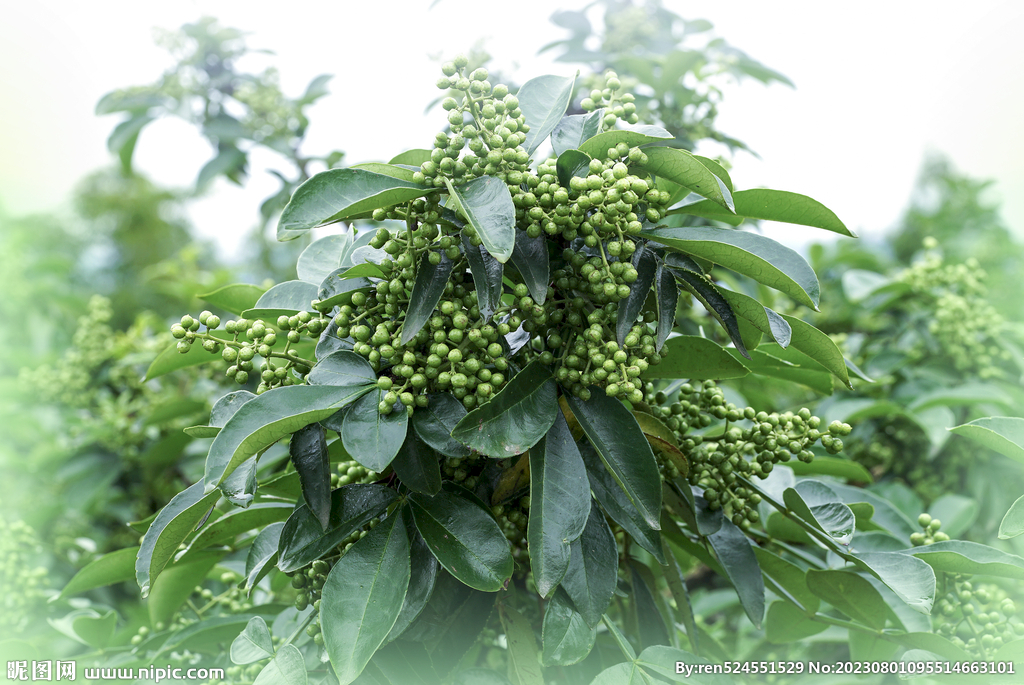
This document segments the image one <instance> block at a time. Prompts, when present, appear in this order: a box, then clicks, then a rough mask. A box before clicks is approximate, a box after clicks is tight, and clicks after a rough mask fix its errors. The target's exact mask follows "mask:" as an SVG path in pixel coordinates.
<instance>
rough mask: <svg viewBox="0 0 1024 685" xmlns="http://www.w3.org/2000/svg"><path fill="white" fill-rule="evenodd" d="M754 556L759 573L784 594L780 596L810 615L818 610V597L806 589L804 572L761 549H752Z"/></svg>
mask: <svg viewBox="0 0 1024 685" xmlns="http://www.w3.org/2000/svg"><path fill="white" fill-rule="evenodd" d="M754 556H756V557H757V564H758V566H760V567H761V572H762V573H764V574H765V575H766V576H768V577H769V578H770V579H771V580H772V581H773V582H774V583H775V585H776V586H777V588H778V589H779V590H780V591H781V592H783V593H785V594H783V595H780V596H782V597H785V598H786V599H788V600H791V601H793V602H796V603H797V604H799V605H800V606H802V607H803V608H804V609H805V610H806V611H808V612H810V613H814V612H816V611H817V610H818V607H819V606H820V602H819V601H818V597H817V596H816V595H814V593H812V592H811V591H810V590H809V589H808V588H807V578H806V575H807V573H806V571H804V570H803V569H801V568H800V567H799V566H797V565H796V564H794V563H792V562H789V561H786V560H785V559H783V558H782V557H780V556H777V555H775V554H772V553H771V552H769V551H768V550H766V549H763V548H761V547H754ZM777 594H778V593H777Z"/></svg>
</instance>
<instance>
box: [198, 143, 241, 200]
mask: <svg viewBox="0 0 1024 685" xmlns="http://www.w3.org/2000/svg"><path fill="white" fill-rule="evenodd" d="M246 163H247V157H246V154H245V153H244V152H242V151H241V150H239V149H238V148H236V147H226V148H224V149H223V150H221V151H220V152H218V153H217V155H216V156H215V157H214V158H213V159H211V160H210V161H209V162H207V163H206V164H204V165H203V168H202V169H200V170H199V175H198V176H197V177H196V191H197V192H198V191H202V190H204V189H205V188H207V187H208V186H209V185H210V184H211V183H213V180H214V179H215V178H217V177H218V176H224V177H226V178H227V179H228V180H230V181H235V182H236V183H238V181H237V180H236V179H235V178H234V177H235V176H237V175H238V174H239V172H241V174H242V175H243V176H244V175H245V167H246Z"/></svg>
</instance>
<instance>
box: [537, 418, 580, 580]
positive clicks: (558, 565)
mask: <svg viewBox="0 0 1024 685" xmlns="http://www.w3.org/2000/svg"><path fill="white" fill-rule="evenodd" d="M589 515H590V482H589V481H588V480H587V469H586V466H584V465H583V458H582V457H580V451H579V449H578V448H577V447H576V442H575V441H574V440H573V439H572V433H570V432H569V426H568V424H566V422H565V417H564V416H562V413H561V412H558V414H557V415H556V417H555V423H554V425H552V426H551V430H549V431H548V433H547V435H545V436H544V437H543V438H541V439H540V442H538V443H537V444H536V445H535V446H534V447H533V448H532V449H530V520H529V524H528V528H527V533H526V538H527V541H528V544H529V550H530V564H531V567H532V569H533V577H534V581H535V582H536V583H537V591H538V592H539V593H540V595H541V596H542V597H549V596H551V593H552V592H554V590H555V588H556V587H558V583H559V582H560V581H561V580H562V576H564V575H565V570H566V569H567V568H568V566H569V545H570V543H572V541H573V540H576V539H577V538H579V536H580V535H581V534H582V533H583V528H584V526H586V524H587V518H588V516H589Z"/></svg>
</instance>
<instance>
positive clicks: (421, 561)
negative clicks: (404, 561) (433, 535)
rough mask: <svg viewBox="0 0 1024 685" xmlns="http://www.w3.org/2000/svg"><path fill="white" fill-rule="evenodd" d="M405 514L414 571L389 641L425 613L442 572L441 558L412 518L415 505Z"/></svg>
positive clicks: (405, 509)
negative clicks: (438, 558)
mask: <svg viewBox="0 0 1024 685" xmlns="http://www.w3.org/2000/svg"><path fill="white" fill-rule="evenodd" d="M401 515H402V518H403V521H404V524H405V530H406V533H407V534H408V535H409V543H410V565H409V566H410V570H411V573H410V576H409V591H408V592H407V593H406V595H405V602H404V603H403V604H402V610H401V611H400V612H399V614H398V620H396V621H395V625H394V626H392V628H391V632H390V633H389V634H388V639H387V641H388V642H391V641H392V640H394V639H395V638H397V637H399V636H400V635H402V634H403V633H404V632H405V630H406V629H407V628H408V627H409V626H410V625H412V623H413V621H415V620H416V619H417V618H418V617H419V615H420V614H421V613H422V612H423V609H424V608H425V607H426V606H427V602H429V601H430V597H431V595H432V594H433V592H434V584H435V583H436V581H437V574H438V564H437V559H435V558H434V554H433V553H432V552H431V551H430V548H429V547H428V546H427V543H426V541H424V540H423V536H421V535H420V534H419V532H418V531H417V530H416V524H415V523H414V522H413V520H412V510H411V505H408V504H407V505H405V506H403V507H402V509H401Z"/></svg>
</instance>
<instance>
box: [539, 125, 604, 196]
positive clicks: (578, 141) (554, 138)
mask: <svg viewBox="0 0 1024 685" xmlns="http://www.w3.org/2000/svg"><path fill="white" fill-rule="evenodd" d="M603 117H604V110H603V109H598V110H595V111H593V112H588V113H587V114H570V115H569V116H565V117H562V120H561V121H559V122H558V125H557V126H555V129H554V130H553V131H552V132H551V147H552V148H553V149H554V151H555V155H556V156H557V157H561V156H562V153H564V152H565V151H566V150H573V149H576V148H579V146H580V145H582V144H583V143H584V142H586V141H588V140H590V139H591V138H593V137H594V136H596V135H597V134H598V132H599V131H600V130H601V119H602V118H603ZM559 183H561V179H559ZM562 185H564V186H566V187H568V185H567V184H565V183H563V184H562Z"/></svg>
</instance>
